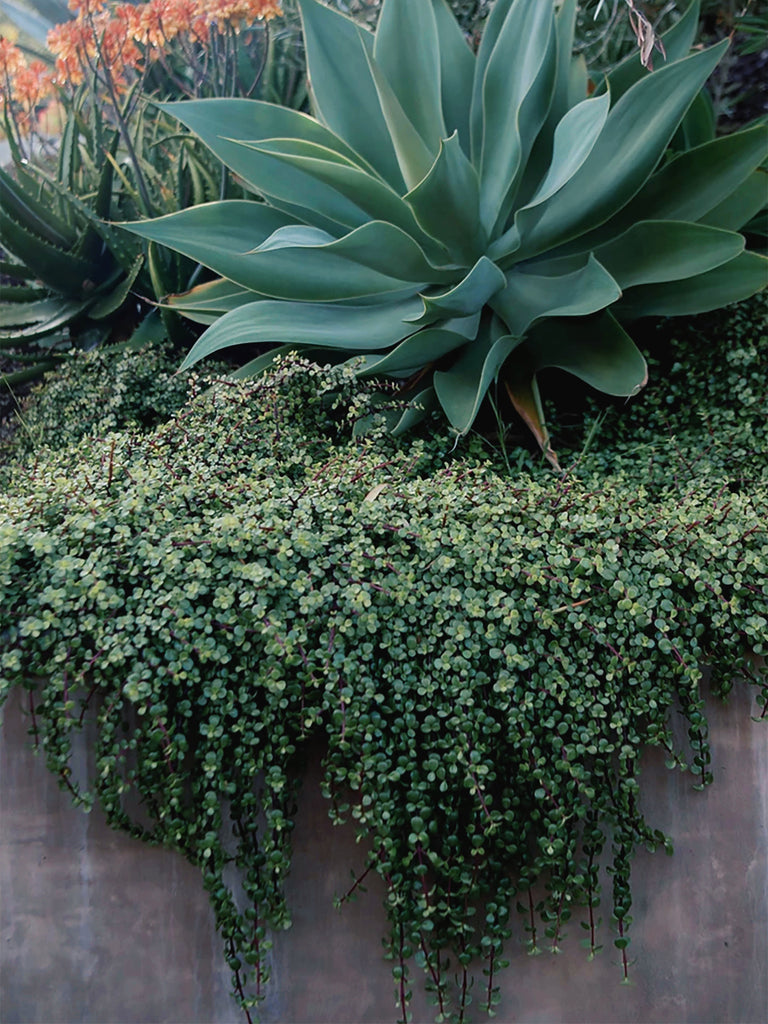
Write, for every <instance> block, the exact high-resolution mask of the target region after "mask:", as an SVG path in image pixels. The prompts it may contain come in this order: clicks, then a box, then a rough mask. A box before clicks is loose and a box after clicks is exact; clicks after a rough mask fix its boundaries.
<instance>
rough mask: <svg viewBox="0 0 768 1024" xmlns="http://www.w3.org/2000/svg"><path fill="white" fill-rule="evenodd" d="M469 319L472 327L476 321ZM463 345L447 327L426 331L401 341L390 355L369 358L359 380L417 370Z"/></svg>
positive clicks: (462, 341)
mask: <svg viewBox="0 0 768 1024" xmlns="http://www.w3.org/2000/svg"><path fill="white" fill-rule="evenodd" d="M473 319H474V322H475V323H476V324H478V323H479V317H478V318H473ZM466 344H467V338H466V337H465V335H463V334H457V333H456V332H455V331H451V330H448V329H447V327H426V328H424V329H423V330H421V331H418V332H417V333H416V334H412V335H411V336H410V337H409V338H406V339H405V341H401V342H400V344H399V345H397V346H396V347H395V348H393V349H392V351H391V352H387V353H385V354H384V355H375V356H369V357H368V358H367V359H366V361H365V363H364V365H363V367H362V368H361V370H360V372H359V376H361V377H370V376H381V375H383V374H391V373H400V372H402V371H404V370H420V369H421V368H422V367H424V366H428V365H429V364H430V363H434V362H437V360H438V359H442V357H443V356H445V355H448V353H449V352H455V351H456V349H457V348H461V347H462V345H466Z"/></svg>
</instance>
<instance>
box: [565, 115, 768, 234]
mask: <svg viewBox="0 0 768 1024" xmlns="http://www.w3.org/2000/svg"><path fill="white" fill-rule="evenodd" d="M766 156H768V127H766V126H765V125H757V126H755V127H753V128H747V129H744V130H743V131H740V132H736V133H734V134H733V135H726V136H724V137H723V138H721V139H715V141H714V142H709V143H707V144H706V145H704V146H698V147H697V148H696V149H692V150H690V151H689V152H687V153H683V154H681V155H680V156H677V157H675V158H674V159H673V160H671V161H670V162H669V163H667V164H665V165H664V167H662V169H661V170H659V171H657V172H656V174H654V175H653V176H652V177H651V178H649V180H648V181H647V182H646V184H645V185H644V186H643V188H642V189H641V190H640V191H639V192H638V194H637V195H636V196H635V198H634V199H633V200H632V201H631V202H630V203H628V204H627V205H626V206H625V207H624V208H623V209H622V210H620V211H619V212H618V213H617V214H616V215H615V216H614V217H612V218H611V219H610V220H609V221H608V222H607V223H605V224H604V225H602V226H601V227H599V228H597V229H596V230H594V231H588V232H587V233H586V234H584V235H582V236H580V237H579V238H577V239H575V240H574V241H573V242H571V243H569V244H568V245H565V246H562V247H561V248H560V249H558V254H566V253H573V252H589V251H590V250H592V249H594V248H596V247H597V246H599V245H601V244H603V243H605V242H607V241H609V240H610V239H612V238H617V237H618V236H619V235H621V234H623V232H625V231H627V230H628V229H629V228H630V227H632V225H633V224H635V223H637V222H638V221H642V220H686V221H699V220H703V219H704V218H705V217H706V215H707V214H708V213H709V212H710V211H711V210H714V208H715V207H717V206H718V205H719V204H720V203H723V202H725V201H727V200H728V198H729V197H730V196H731V195H733V193H734V192H735V191H736V190H737V189H739V188H740V187H741V185H742V184H743V183H744V182H745V181H746V180H747V179H748V178H749V176H750V174H751V173H752V172H754V171H755V168H757V167H759V166H760V164H761V163H762V162H763V160H765V158H766Z"/></svg>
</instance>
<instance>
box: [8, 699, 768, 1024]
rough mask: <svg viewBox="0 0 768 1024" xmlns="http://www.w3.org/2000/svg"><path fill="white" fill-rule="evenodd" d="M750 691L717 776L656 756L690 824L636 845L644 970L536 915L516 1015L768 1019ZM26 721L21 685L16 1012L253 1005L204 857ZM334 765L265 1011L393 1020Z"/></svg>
mask: <svg viewBox="0 0 768 1024" xmlns="http://www.w3.org/2000/svg"><path fill="white" fill-rule="evenodd" d="M750 700H751V697H750V695H749V694H748V693H747V692H745V691H744V690H740V691H739V690H738V689H737V692H735V693H734V695H733V698H732V700H731V702H730V704H729V705H728V706H727V707H725V708H723V707H721V706H720V705H715V704H714V703H712V704H711V705H710V715H711V722H712V724H713V730H712V732H713V764H712V767H713V770H714V772H715V784H714V785H713V786H712V787H710V789H709V790H707V791H706V792H704V793H696V792H693V791H692V789H691V780H690V779H689V778H686V777H683V776H680V775H679V774H677V773H671V772H667V771H666V770H665V769H664V767H663V764H662V762H661V759H658V760H657V759H654V758H651V759H650V760H649V762H648V764H647V765H646V768H645V772H644V774H645V776H646V783H645V786H644V790H645V798H644V801H645V806H646V809H647V813H648V815H649V819H650V821H651V823H652V824H653V825H654V826H656V827H660V828H663V829H666V830H668V831H669V832H670V833H671V834H672V836H673V838H674V840H675V855H674V857H665V856H664V855H663V854H661V853H660V854H655V855H653V856H651V855H650V854H647V853H645V852H643V853H640V854H639V855H638V857H637V859H636V863H635V869H634V875H633V891H634V898H635V903H634V906H633V908H632V913H633V916H634V925H633V933H632V934H633V941H632V945H631V947H630V948H631V953H632V957H633V960H634V961H635V962H634V963H633V966H632V970H631V984H630V985H629V986H623V985H621V984H620V981H621V974H620V970H619V967H618V963H617V960H618V956H617V954H616V953H615V951H614V950H613V949H612V946H611V936H610V935H609V933H608V930H607V929H605V930H604V932H603V939H604V942H605V950H604V951H603V953H601V954H600V956H599V957H598V958H597V959H596V960H595V961H594V962H592V963H588V962H587V961H586V958H585V957H586V955H585V952H584V951H583V950H582V949H581V948H580V945H579V940H580V938H581V937H582V934H583V933H582V931H581V929H580V928H579V927H578V924H577V920H576V919H574V920H573V921H572V922H571V924H570V926H569V928H568V933H567V936H566V939H565V940H564V942H563V952H562V953H561V954H560V955H558V956H553V955H550V954H544V955H542V956H539V957H535V958H531V957H529V956H528V955H527V954H526V952H525V949H524V947H523V944H522V943H523V939H524V936H523V935H522V934H519V935H518V936H517V941H515V942H513V943H510V949H509V954H510V956H511V960H512V964H511V966H510V967H509V968H508V970H507V971H506V972H504V974H502V975H501V977H500V980H501V984H502V1004H501V1006H500V1007H499V1012H498V1016H497V1018H496V1019H497V1020H498V1021H501V1022H502V1024H507V1022H509V1024H511V1022H524V1024H539V1022H540V1024H560V1022H562V1024H586V1022H589V1024H721V1022H722V1024H765V1021H768V728H766V726H765V725H760V724H755V723H754V722H752V721H751V719H750V713H751V712H753V711H754V710H755V708H754V706H752V707H751V706H750ZM26 729H27V723H26V722H25V721H24V720H23V718H22V714H21V711H20V698H18V697H12V698H11V699H10V700H9V702H8V703H7V705H6V708H5V711H4V722H3V728H2V738H1V740H0V1021H2V1024H38V1022H40V1024H42V1022H45V1024H161V1022H162V1024H176V1022H178V1024H241V1022H242V1021H243V1020H244V1018H243V1017H242V1016H241V1015H240V1013H239V1011H238V1010H237V1008H236V1006H235V1004H234V1003H233V1002H232V1001H231V999H230V996H229V989H230V978H229V971H228V969H227V967H226V964H225V963H224V960H223V956H222V953H221V949H220V946H219V941H218V938H217V936H216V935H215V932H214V928H213V920H212V915H211V912H210V910H209V907H208V904H207V899H206V896H205V893H204V892H203V889H202V885H201V883H200V879H199V875H198V873H197V872H196V871H195V869H193V868H191V867H190V866H189V865H188V864H186V863H185V862H184V860H183V859H182V858H181V857H180V856H178V855H177V854H174V853H171V852H169V851H165V850H160V849H153V848H149V847H146V846H145V845H143V844H141V843H139V842H137V841H134V840H132V839H130V838H128V837H126V836H122V835H119V834H117V833H114V832H112V831H110V830H109V829H107V828H106V826H105V824H104V822H103V820H102V818H101V817H100V815H99V813H98V811H94V812H93V813H92V814H90V815H84V814H83V813H82V812H80V811H77V810H75V809H73V808H72V807H71V805H70V803H69V798H68V796H67V795H66V793H63V792H61V791H60V790H59V788H58V786H57V784H56V781H55V780H54V779H53V778H52V777H51V776H50V775H49V774H48V772H47V771H46V769H45V765H44V762H43V759H42V758H41V757H35V756H34V754H33V753H32V752H31V750H30V749H29V739H28V737H27V736H26ZM317 779H318V767H316V768H315V769H313V770H312V771H311V772H310V775H309V778H308V780H307V784H306V786H305V792H304V795H303V797H302V800H301V805H300V808H299V814H298V823H297V829H296V832H295V859H294V868H293V871H292V875H291V879H290V882H289V891H288V896H289V901H290V903H291V905H292V908H293V913H294V925H293V928H292V929H291V930H290V931H289V932H286V933H281V934H280V935H278V936H276V938H275V946H274V950H273V954H272V979H271V982H270V985H269V989H268V991H269V995H268V998H267V1001H266V1003H265V1004H264V1006H263V1009H262V1015H261V1019H262V1021H263V1022H264V1024H275V1022H280V1024H326V1022H327V1024H345V1022H349V1024H353V1022H355V1024H378V1022H382V1024H390V1022H394V1021H395V1020H396V1019H397V1011H396V1008H395V1000H394V989H393V985H392V981H391V977H390V974H389V965H388V964H387V963H386V962H385V961H384V960H383V959H382V958H381V942H380V938H381V936H382V935H383V934H384V930H385V927H386V925H385V921H384V914H383V910H382V908H381V897H382V888H381V886H380V884H378V880H377V879H376V878H373V879H371V881H370V885H369V886H368V892H367V894H366V895H364V896H363V897H361V898H360V899H359V900H357V901H355V902H353V903H351V904H349V905H347V906H345V908H344V910H343V911H342V912H341V913H339V912H337V911H335V910H334V909H333V897H334V895H336V894H339V893H341V892H344V891H345V890H346V889H347V888H348V887H349V884H350V869H352V868H355V869H358V870H359V869H360V866H361V865H362V863H363V859H364V853H363V851H362V850H361V848H360V847H359V846H358V845H356V844H355V842H354V836H353V835H352V834H351V832H350V831H347V830H345V829H338V828H334V827H333V826H331V825H330V824H329V823H328V821H327V818H326V812H325V807H324V805H323V801H322V799H321V798H320V797H319V795H317ZM369 878H370V876H369ZM606 903H607V901H606ZM605 916H606V917H607V916H608V910H607V909H606V911H605ZM427 1006H428V1004H427V1002H426V999H425V997H424V994H423V992H419V991H417V992H416V993H415V995H414V1000H413V1003H412V1010H413V1014H414V1020H415V1021H416V1022H426V1021H429V1020H431V1019H432V1016H431V1013H430V1011H429V1010H428V1008H427ZM473 1012H474V1017H473V1018H472V1019H474V1020H478V1021H480V1020H483V1019H487V1018H485V1015H484V1014H482V1013H481V1012H480V1011H479V1009H474V1011H473Z"/></svg>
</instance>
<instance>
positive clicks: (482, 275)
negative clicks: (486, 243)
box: [416, 256, 507, 323]
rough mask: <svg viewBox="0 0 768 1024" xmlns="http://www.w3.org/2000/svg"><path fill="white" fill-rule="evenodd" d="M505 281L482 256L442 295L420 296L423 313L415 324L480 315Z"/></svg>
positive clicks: (496, 268) (498, 271)
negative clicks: (422, 300)
mask: <svg viewBox="0 0 768 1024" xmlns="http://www.w3.org/2000/svg"><path fill="white" fill-rule="evenodd" d="M506 284H507V279H506V277H505V276H504V272H503V271H502V270H499V268H498V267H497V266H496V264H495V263H492V262H491V260H489V259H488V258H487V257H486V256H481V257H480V259H479V260H478V261H477V263H476V264H475V265H474V267H472V269H471V270H470V272H469V273H468V274H467V275H466V277H465V278H464V279H463V280H461V281H460V282H459V283H458V284H457V285H455V286H454V287H453V288H451V289H450V290H449V291H447V292H443V293H442V294H441V295H422V298H423V299H424V312H423V313H422V315H421V316H420V317H419V318H418V320H417V321H416V322H418V323H430V322H433V321H434V320H442V319H446V318H449V317H470V316H473V315H474V314H479V313H480V311H481V310H482V308H483V306H485V305H486V303H487V302H488V300H489V299H490V298H491V297H492V296H493V295H496V293H497V292H500V291H501V290H502V289H503V288H505V287H506Z"/></svg>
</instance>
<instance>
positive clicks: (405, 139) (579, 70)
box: [131, 0, 768, 458]
mask: <svg viewBox="0 0 768 1024" xmlns="http://www.w3.org/2000/svg"><path fill="white" fill-rule="evenodd" d="M299 6H300V8H301V15H302V21H303V29H304V35H305V42H306V51H307V60H308V68H309V77H310V81H311V87H312V98H313V109H314V112H315V116H314V117H310V116H307V115H304V114H301V113H298V112H296V111H293V110H286V109H282V108H280V107H278V106H274V105H271V104H268V103H263V102H258V101H247V100H205V101H192V102H188V103H183V104H172V105H167V106H166V107H165V109H166V110H170V111H171V112H172V113H174V114H175V116H176V117H178V118H179V120H181V121H182V122H183V123H184V124H185V125H186V126H187V127H188V128H190V129H191V130H192V131H193V132H194V133H196V135H197V136H199V138H200V139H202V140H203V142H205V143H206V144H207V145H208V146H209V147H210V148H211V149H212V150H213V152H214V153H215V154H216V155H217V156H218V157H219V158H220V159H221V160H222V161H223V162H224V163H225V164H227V165H228V166H229V167H230V168H231V169H232V171H233V172H234V173H235V174H236V175H237V176H238V177H239V178H240V179H241V180H242V181H243V182H245V183H246V185H247V187H248V188H249V189H251V190H253V192H254V193H256V195H257V196H258V197H260V199H262V200H263V201H262V202H254V201H249V200H243V201H233V202H221V203H216V202H214V203H209V204H205V205H202V206H199V207H196V208H191V209H187V210H184V211H181V212H179V213H174V214H171V215H169V216H166V217H161V218H158V219H156V220H153V221H148V222H143V223H138V224H133V225H131V230H133V231H134V232H136V233H137V234H139V235H142V236H143V237H144V238H148V239H152V240H154V241H156V242H159V243H161V244H163V245H166V246H169V247H171V248H175V249H177V250H178V251H180V252H182V253H185V254H186V255H188V256H190V257H191V258H192V259H194V260H197V261H199V262H200V263H202V264H204V265H206V266H207V267H209V268H211V269H212V270H213V271H214V272H215V273H217V274H219V275H221V276H220V277H219V279H217V280H214V281H212V282H208V283H206V284H204V285H201V286H199V287H198V288H196V289H194V290H193V291H191V292H189V293H187V294H185V295H182V296H176V297H174V298H172V299H171V300H170V301H171V304H172V305H173V306H174V307H175V308H176V309H178V310H180V311H183V312H185V313H186V314H187V315H189V316H191V317H193V318H196V319H198V320H199V321H200V322H203V323H207V324H209V326H208V329H207V330H206V331H205V332H204V333H203V334H202V336H201V337H200V338H199V340H198V341H197V343H196V344H195V346H194V347H193V348H192V350H191V351H190V353H189V355H188V357H187V359H186V361H185V365H186V366H189V365H191V364H193V363H195V362H197V361H198V360H200V359H202V358H203V357H205V356H208V355H210V354H211V353H213V352H216V351H218V350H221V349H223V348H226V347H228V346H233V345H242V344H244V343H250V342H267V343H273V344H275V345H277V346H289V347H299V348H302V349H304V348H313V349H315V350H321V351H323V352H324V353H327V352H329V351H331V352H334V353H336V355H337V358H351V357H362V359H361V372H363V373H366V374H376V375H390V376H393V377H396V378H398V379H400V380H401V381H402V382H403V391H404V394H405V395H406V396H408V397H410V399H411V408H410V409H409V410H408V411H407V412H406V414H405V415H404V416H403V417H402V418H401V419H400V420H399V421H398V423H397V424H395V425H394V426H395V429H403V428H404V427H405V426H406V425H408V424H410V423H412V422H413V421H414V420H415V419H417V418H418V417H419V416H422V415H424V412H425V410H428V409H431V408H434V407H438V406H440V407H442V409H443V410H444V412H445V415H446V416H447V418H448V420H449V422H450V424H451V426H452V427H453V429H454V430H455V431H456V433H457V434H464V433H466V432H467V431H468V430H469V429H470V428H471V426H472V424H473V422H474V420H475V417H476V415H477V413H478V409H479V407H480V405H481V403H482V401H483V399H484V396H485V395H486V394H487V392H488V389H489V387H490V386H491V385H492V383H493V382H497V383H498V384H500V385H502V386H503V388H504V389H505V390H506V392H507V394H508V395H509V397H510V398H511V400H512V402H513V404H514V406H515V408H516V409H517V410H518V412H519V413H520V415H521V416H522V417H523V419H524V420H525V422H527V423H528V425H529V426H530V428H531V429H532V431H533V432H534V434H535V435H536V437H537V438H538V440H539V442H540V443H541V445H542V447H543V448H544V450H545V451H548V441H547V433H546V427H545V424H544V418H543V414H542V407H541V400H540V395H539V390H538V384H537V375H538V374H539V372H540V371H541V370H542V369H543V368H545V367H559V368H561V369H563V370H566V371H568V372H570V373H571V374H573V375H575V376H576V377H579V378H581V379H582V380H584V381H586V382H587V383H588V384H589V385H592V386H593V387H595V388H597V389H599V390H600V391H603V392H605V393H607V394H610V395H633V394H635V393H636V392H637V391H638V390H639V389H640V388H641V387H642V386H643V385H644V383H645V381H646V376H647V372H646V364H645V361H644V359H643V357H642V355H641V353H640V351H639V350H638V348H637V347H636V345H635V344H634V342H633V341H632V339H631V338H630V336H629V334H628V333H627V331H626V329H625V326H624V324H625V323H626V322H627V321H630V320H632V319H634V318H637V317H641V316H645V315H648V314H666V315H674V314H688V313H695V312H700V311H705V310H708V309H712V308H716V307H718V306H721V305H724V304H726V303H729V302H732V301H735V300H738V299H741V298H744V297H746V296H748V295H750V294H753V293H754V292H755V291H757V290H759V289H760V288H761V287H762V286H763V285H764V284H765V283H766V279H767V275H768V271H767V269H766V268H767V267H768V261H766V259H765V258H764V257H762V256H760V255H759V254H756V253H752V252H747V251H745V241H744V238H743V236H742V235H741V234H739V233H738V229H739V228H740V227H742V225H743V224H745V223H746V222H747V221H748V220H749V219H750V218H751V217H752V216H753V215H754V213H755V211H756V210H757V209H758V208H759V206H760V205H761V203H762V201H763V198H762V197H763V186H764V180H762V179H761V178H760V177H759V175H760V174H761V172H760V170H759V166H760V164H761V162H762V161H763V160H764V158H765V155H766V152H767V151H768V130H767V129H766V128H765V127H764V126H757V127H755V128H752V129H749V130H745V131H743V132H740V133H738V134H735V135H731V136H729V137H726V138H722V139H717V140H710V141H708V142H706V143H704V144H702V145H698V146H694V147H693V148H691V149H689V150H687V151H686V152H683V153H681V154H679V155H677V156H676V157H675V158H674V159H669V156H670V153H669V149H668V147H669V145H670V142H671V141H672V140H673V138H675V136H676V135H677V134H678V132H679V129H680V126H681V124H682V123H683V121H684V118H685V115H686V112H687V111H688V109H689V108H690V107H691V105H692V104H693V103H694V100H695V99H696V97H697V95H698V94H699V92H700V90H701V89H702V87H703V85H704V83H705V81H706V79H707V77H708V76H709V75H710V73H711V72H712V70H713V68H714V67H715V66H716V64H717V63H718V61H719V60H720V58H721V57H722V55H723V53H724V51H725V48H726V47H727V43H723V44H720V45H718V46H714V47H712V48H710V49H706V50H700V51H697V52H693V53H691V54H689V50H690V48H691V45H692V42H693V37H694V33H695V30H696V24H697V19H698V2H695V3H693V4H692V5H691V7H690V8H689V10H688V11H687V13H686V14H685V16H684V17H683V18H682V19H681V20H680V21H679V22H678V23H677V24H676V25H675V26H674V27H673V28H672V29H671V30H670V31H669V32H668V33H667V34H666V35H665V37H663V41H664V47H665V51H666V58H667V59H666V63H664V64H663V66H659V67H657V70H655V71H653V72H648V71H647V70H646V69H644V68H643V67H642V66H641V63H640V59H639V57H638V56H637V55H632V56H631V57H630V58H628V59H627V60H625V61H624V62H622V63H621V64H620V65H618V66H617V67H616V68H615V69H614V70H613V71H612V72H611V73H610V74H609V75H607V76H606V77H605V79H604V81H602V82H601V83H600V85H599V86H598V87H597V88H592V85H593V83H590V81H589V78H588V74H587V70H586V67H585V66H584V63H583V61H581V60H579V59H578V58H573V57H572V43H573V33H574V22H575V15H576V8H577V4H576V2H575V0H564V2H563V3H562V4H561V5H560V6H559V7H558V6H557V5H556V4H555V3H554V2H553V0H497V2H496V4H495V5H494V7H493V11H492V13H491V15H490V17H489V19H488V21H487V24H486V27H485V31H484V34H483V37H482V41H481V43H480V46H479V50H478V52H477V54H475V53H473V52H472V50H471V49H470V48H469V46H468V44H467V42H466V40H465V38H464V36H463V34H462V32H461V30H460V28H459V26H458V24H457V22H456V20H455V18H454V16H453V14H452V13H451V10H450V8H449V6H448V5H447V3H446V2H445V0H384V3H383V6H382V10H381V16H380V19H379V22H378V26H377V29H376V32H375V33H371V32H369V31H367V30H365V29H364V28H362V27H361V26H360V25H358V24H356V23H355V22H353V21H352V20H350V19H349V18H347V17H345V16H343V15H342V14H340V13H338V12H337V11H335V10H332V9H331V8H328V7H325V6H323V5H322V4H321V3H319V2H317V0H299ZM591 88H592V94H591V95H590V94H589V93H590V89H591ZM665 156H666V157H667V159H665ZM756 176H758V177H756ZM758 193H759V195H758ZM278 350H279V349H278ZM264 362H265V360H264V359H263V358H262V359H259V360H256V361H255V362H254V363H252V364H250V365H249V367H247V368H246V372H248V371H254V372H255V371H257V370H258V369H259V368H260V367H261V366H263V365H264ZM550 454H551V453H550ZM552 457H553V458H554V456H552Z"/></svg>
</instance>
